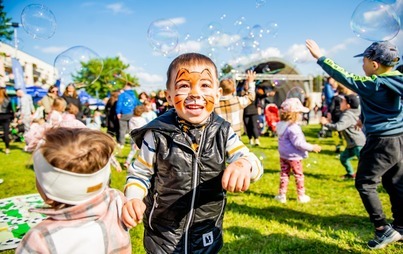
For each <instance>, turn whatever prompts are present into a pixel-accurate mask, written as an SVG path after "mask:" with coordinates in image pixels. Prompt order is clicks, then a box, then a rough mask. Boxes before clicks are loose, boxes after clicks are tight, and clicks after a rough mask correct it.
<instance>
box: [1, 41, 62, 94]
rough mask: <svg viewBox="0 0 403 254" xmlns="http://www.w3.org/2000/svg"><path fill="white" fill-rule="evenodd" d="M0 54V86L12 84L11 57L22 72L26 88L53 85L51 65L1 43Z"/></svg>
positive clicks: (53, 78)
mask: <svg viewBox="0 0 403 254" xmlns="http://www.w3.org/2000/svg"><path fill="white" fill-rule="evenodd" d="M0 53H1V56H0V61H1V63H0V74H1V75H0V84H13V80H14V77H13V74H12V68H11V58H12V57H16V58H17V59H18V61H19V62H20V64H21V66H22V68H23V70H24V80H25V85H26V86H33V85H36V86H43V87H45V88H47V87H49V86H50V85H53V84H54V83H55V81H56V79H55V74H54V73H55V72H54V68H53V66H52V65H50V64H48V63H45V62H44V61H42V60H40V59H38V58H35V57H33V56H31V55H28V54H27V53H25V52H23V51H21V50H16V49H15V48H14V47H12V46H10V45H8V44H5V43H1V42H0ZM1 76H3V77H1Z"/></svg>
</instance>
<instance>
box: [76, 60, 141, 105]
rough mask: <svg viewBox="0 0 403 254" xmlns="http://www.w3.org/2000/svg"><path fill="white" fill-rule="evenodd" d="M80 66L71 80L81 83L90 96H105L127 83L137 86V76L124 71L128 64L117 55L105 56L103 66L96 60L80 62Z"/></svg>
mask: <svg viewBox="0 0 403 254" xmlns="http://www.w3.org/2000/svg"><path fill="white" fill-rule="evenodd" d="M81 66H82V68H81V70H80V71H79V72H78V73H77V74H76V75H73V80H74V82H75V83H77V84H83V85H84V87H85V90H86V91H87V92H88V93H89V94H90V95H91V96H95V95H97V96H98V97H99V98H105V97H107V96H108V94H109V93H110V92H112V91H114V90H119V89H122V88H123V87H124V86H125V85H126V84H127V83H129V84H132V85H133V86H139V84H138V79H137V77H135V76H132V75H130V74H129V73H127V72H126V70H127V69H128V68H129V66H130V65H128V64H124V63H123V62H122V61H121V60H120V58H119V57H114V58H109V57H107V58H105V59H104V60H103V67H102V65H101V64H100V62H99V61H98V60H90V61H89V62H86V63H81Z"/></svg>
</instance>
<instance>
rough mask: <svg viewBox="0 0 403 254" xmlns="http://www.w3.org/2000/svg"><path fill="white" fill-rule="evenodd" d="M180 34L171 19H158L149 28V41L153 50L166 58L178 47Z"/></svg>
mask: <svg viewBox="0 0 403 254" xmlns="http://www.w3.org/2000/svg"><path fill="white" fill-rule="evenodd" d="M178 37H179V33H178V31H177V29H176V26H175V24H174V23H173V22H172V21H171V20H169V19H158V20H155V21H153V22H152V23H151V24H150V26H149V27H148V31H147V39H148V42H149V43H150V45H151V47H152V49H153V50H154V51H155V52H158V53H160V54H162V55H164V56H167V55H168V54H169V53H170V52H172V51H174V50H175V48H176V46H177V45H178Z"/></svg>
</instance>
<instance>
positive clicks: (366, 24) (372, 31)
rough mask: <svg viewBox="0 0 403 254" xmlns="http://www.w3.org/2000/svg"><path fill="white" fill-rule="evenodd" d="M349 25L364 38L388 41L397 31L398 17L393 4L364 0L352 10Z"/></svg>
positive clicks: (398, 26) (398, 28)
mask: <svg viewBox="0 0 403 254" xmlns="http://www.w3.org/2000/svg"><path fill="white" fill-rule="evenodd" d="M350 27H351V29H352V30H353V32H354V33H355V34H356V35H357V36H358V37H360V38H363V39H365V40H369V41H388V40H391V39H393V38H394V37H395V36H396V35H397V34H398V33H399V30H400V18H399V17H398V16H397V15H396V12H395V11H394V9H393V5H391V4H387V3H385V2H383V1H379V0H365V1H362V2H361V3H360V4H359V5H358V6H357V8H356V9H355V10H354V13H353V15H352V16H351V21H350Z"/></svg>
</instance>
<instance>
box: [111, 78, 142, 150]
mask: <svg viewBox="0 0 403 254" xmlns="http://www.w3.org/2000/svg"><path fill="white" fill-rule="evenodd" d="M140 104H141V102H140V101H139V99H138V98H137V97H136V95H135V94H134V91H133V86H132V85H131V84H129V83H127V84H126V85H125V87H124V88H123V92H122V93H121V94H120V95H119V97H118V101H117V103H116V115H117V118H118V119H119V140H118V143H119V147H120V148H123V146H124V145H125V138H126V137H125V135H126V132H127V131H128V130H129V121H130V119H131V118H132V117H133V110H134V108H135V107H136V106H137V105H140Z"/></svg>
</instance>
